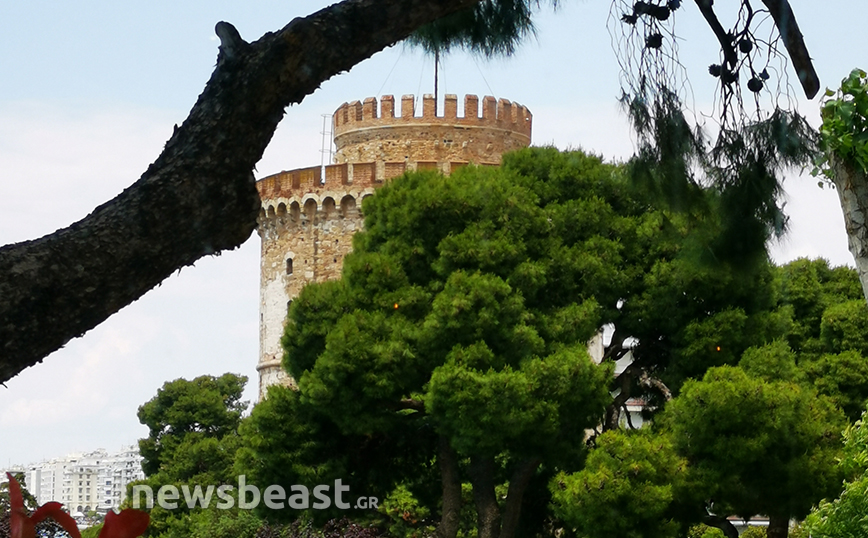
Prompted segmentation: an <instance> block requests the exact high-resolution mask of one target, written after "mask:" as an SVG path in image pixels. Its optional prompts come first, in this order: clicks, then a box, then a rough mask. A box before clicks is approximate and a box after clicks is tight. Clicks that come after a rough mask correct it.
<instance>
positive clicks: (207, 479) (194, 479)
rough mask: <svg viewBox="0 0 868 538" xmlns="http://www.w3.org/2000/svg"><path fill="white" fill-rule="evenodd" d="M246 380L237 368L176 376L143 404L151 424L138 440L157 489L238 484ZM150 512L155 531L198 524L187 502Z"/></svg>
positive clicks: (185, 530)
mask: <svg viewBox="0 0 868 538" xmlns="http://www.w3.org/2000/svg"><path fill="white" fill-rule="evenodd" d="M246 382H247V378H246V377H244V376H238V375H235V374H224V375H222V376H220V377H213V376H201V377H197V378H195V379H193V380H192V381H188V380H186V379H176V380H175V381H169V382H167V383H165V384H164V385H163V387H162V388H160V389H159V390H158V391H157V395H156V396H154V398H152V399H151V400H149V401H148V402H146V403H145V404H143V405H142V406H141V407H139V413H138V415H139V420H140V421H141V422H142V424H144V425H146V426H147V427H148V430H149V436H148V437H147V438H146V439H141V440H140V441H139V448H140V451H141V453H142V457H143V462H142V468H143V469H144V470H145V475H146V477H147V478H146V479H145V480H144V481H143V483H144V484H147V485H149V486H150V487H151V488H152V490H153V491H155V492H156V491H158V490H159V488H160V487H161V486H163V485H175V486H177V487H181V486H186V487H189V488H190V489H193V488H195V487H196V486H197V485H199V486H202V487H203V488H205V487H207V486H217V485H220V484H236V478H235V474H234V473H233V463H234V459H235V452H236V451H237V450H238V447H239V445H240V437H239V436H238V426H239V424H240V423H241V415H242V413H243V412H244V410H245V409H246V408H247V402H244V401H241V395H242V393H243V391H244V385H245V383H246ZM131 487H132V485H130V486H128V491H129V490H130V489H131ZM197 510H201V509H197ZM150 516H151V524H150V527H149V529H148V532H149V534H150V535H151V536H156V535H162V534H169V535H172V536H182V535H188V534H189V533H191V532H192V530H193V529H192V526H193V525H194V524H195V521H194V520H193V519H191V518H190V515H189V513H188V509H187V506H186V503H184V502H180V503H179V504H178V508H177V509H175V510H167V509H165V508H162V507H161V506H159V505H155V506H154V507H153V508H152V509H151V510H150Z"/></svg>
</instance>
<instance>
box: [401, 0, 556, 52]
mask: <svg viewBox="0 0 868 538" xmlns="http://www.w3.org/2000/svg"><path fill="white" fill-rule="evenodd" d="M552 4H553V5H554V6H557V0H552ZM538 7H539V2H538V1H531V0H482V1H481V2H479V3H478V4H476V5H475V6H473V7H472V8H468V9H466V10H464V11H460V12H458V13H455V14H453V15H449V16H446V17H443V18H441V19H439V20H437V21H435V22H433V23H431V24H428V25H426V26H423V27H421V28H419V29H418V30H416V32H414V33H413V34H412V35H411V36H410V38H409V39H408V42H409V43H410V44H411V45H414V46H418V47H422V49H423V50H425V51H426V52H429V53H434V52H448V51H449V50H451V49H452V48H461V49H466V50H469V51H472V52H476V53H482V54H484V55H486V56H495V55H510V54H512V53H513V52H515V50H516V47H517V46H518V45H519V44H520V43H521V42H522V41H524V39H526V38H527V37H528V36H529V35H532V34H533V33H534V25H533V14H534V11H535V9H536V8H538Z"/></svg>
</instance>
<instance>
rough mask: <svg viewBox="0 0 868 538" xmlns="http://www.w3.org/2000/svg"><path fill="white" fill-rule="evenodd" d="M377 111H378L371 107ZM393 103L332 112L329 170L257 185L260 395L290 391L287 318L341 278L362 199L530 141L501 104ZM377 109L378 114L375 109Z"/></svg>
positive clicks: (451, 99) (514, 109) (519, 120)
mask: <svg viewBox="0 0 868 538" xmlns="http://www.w3.org/2000/svg"><path fill="white" fill-rule="evenodd" d="M378 104H379V107H378ZM394 105H395V102H394V98H393V97H392V96H388V95H387V96H383V97H382V98H381V99H380V100H379V103H378V101H377V99H375V98H368V99H365V101H364V103H361V102H359V101H354V102H353V103H350V104H346V103H344V104H343V105H341V106H340V107H339V108H338V109H337V111H335V114H334V134H335V146H336V148H337V151H336V154H335V164H332V165H329V166H326V167H324V168H320V167H319V166H314V167H310V168H301V169H297V170H291V171H285V172H280V173H279V174H274V175H272V176H268V177H266V178H263V179H261V180H259V181H258V182H257V183H256V187H257V189H258V190H259V196H260V197H261V198H262V210H261V211H260V214H259V227H258V233H259V236H260V237H261V239H262V257H261V285H260V307H259V338H260V340H259V364H258V366H257V370H258V371H259V395H260V398H263V397H265V392H266V389H267V387H268V386H270V385H274V384H278V383H280V384H284V385H290V386H291V385H292V384H293V380H292V378H291V377H289V376H288V375H286V373H285V372H284V370H283V368H282V366H281V359H282V357H283V350H282V349H281V345H280V338H281V336H282V335H283V327H284V322H285V320H286V311H287V308H288V307H289V305H290V304H291V303H292V300H293V299H294V298H295V297H297V296H298V293H299V292H300V291H301V288H302V287H304V286H305V285H306V284H308V283H311V282H322V281H325V280H331V279H336V278H339V277H340V274H341V268H342V266H343V259H344V256H346V255H347V254H348V253H349V252H350V250H351V249H352V236H353V234H355V232H356V231H358V230H360V229H361V228H362V225H363V222H364V220H363V217H362V215H361V212H360V208H361V205H362V200H363V199H364V198H365V197H367V196H370V195H371V194H373V193H374V191H375V190H376V188H377V187H379V186H381V185H383V184H384V182H385V181H387V180H389V179H391V178H393V177H396V176H399V175H401V174H403V173H404V172H405V171H407V170H422V169H436V170H440V171H441V172H443V173H444V174H449V173H451V172H452V171H453V170H455V169H456V168H458V167H461V166H464V165H466V164H469V163H474V164H479V165H490V166H496V165H499V164H500V160H501V155H502V154H503V153H504V152H507V151H512V150H515V149H520V148H523V147H526V146H528V145H529V144H530V135H531V114H530V111H528V109H527V108H526V107H524V106H521V105H517V104H514V103H510V102H509V101H507V100H505V99H500V100H499V101H498V100H495V99H494V98H493V97H485V98H483V100H482V113H481V114H480V113H479V106H478V105H479V99H478V98H477V97H476V96H475V95H468V96H466V97H465V98H464V115H463V116H459V115H458V98H457V97H456V96H455V95H446V97H445V106H444V111H443V112H444V113H443V116H437V115H436V114H435V101H434V97H433V96H431V95H425V96H424V97H423V98H422V115H421V116H418V117H417V116H416V115H415V106H414V99H413V96H411V95H405V96H404V97H403V98H402V99H401V111H400V115H398V116H396V111H395V107H394ZM378 108H379V109H378Z"/></svg>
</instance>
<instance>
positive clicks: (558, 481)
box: [551, 429, 687, 538]
mask: <svg viewBox="0 0 868 538" xmlns="http://www.w3.org/2000/svg"><path fill="white" fill-rule="evenodd" d="M686 468H687V462H686V460H684V459H682V458H680V457H679V456H678V455H677V454H676V453H675V450H674V449H673V447H672V443H671V441H670V440H669V438H668V437H667V436H666V435H661V434H658V433H657V432H652V431H650V430H648V429H643V430H633V431H626V432H625V431H611V432H606V433H604V434H603V435H601V436H600V437H598V438H597V441H596V447H595V448H594V449H593V450H592V451H591V452H590V454H589V456H588V460H587V463H586V465H585V468H584V469H583V470H582V471H579V472H577V473H573V474H567V473H560V474H558V475H557V476H556V477H555V478H554V479H553V480H552V482H551V490H552V505H553V509H554V512H555V515H557V517H559V518H561V519H563V520H564V521H565V522H566V523H567V524H568V525H569V526H571V527H574V528H575V529H576V530H577V531H578V533H579V535H580V536H583V537H587V538H597V537H599V538H604V537H610V536H620V537H624V538H642V537H648V538H651V537H655V538H656V537H662V538H665V537H676V536H683V528H682V526H681V524H680V523H679V522H678V521H676V519H675V517H674V516H675V515H676V514H675V512H676V510H675V508H674V506H675V504H676V502H677V501H676V499H677V497H679V496H680V495H683V494H684V491H683V490H685V489H686V487H687V478H686V471H687V469H686Z"/></svg>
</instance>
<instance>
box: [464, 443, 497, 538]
mask: <svg viewBox="0 0 868 538" xmlns="http://www.w3.org/2000/svg"><path fill="white" fill-rule="evenodd" d="M469 472H470V483H471V484H472V485H473V503H474V504H475V505H476V529H477V537H478V538H499V537H500V507H499V506H498V505H497V495H496V494H495V492H494V458H489V457H482V456H472V457H471V458H470V469H469Z"/></svg>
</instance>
